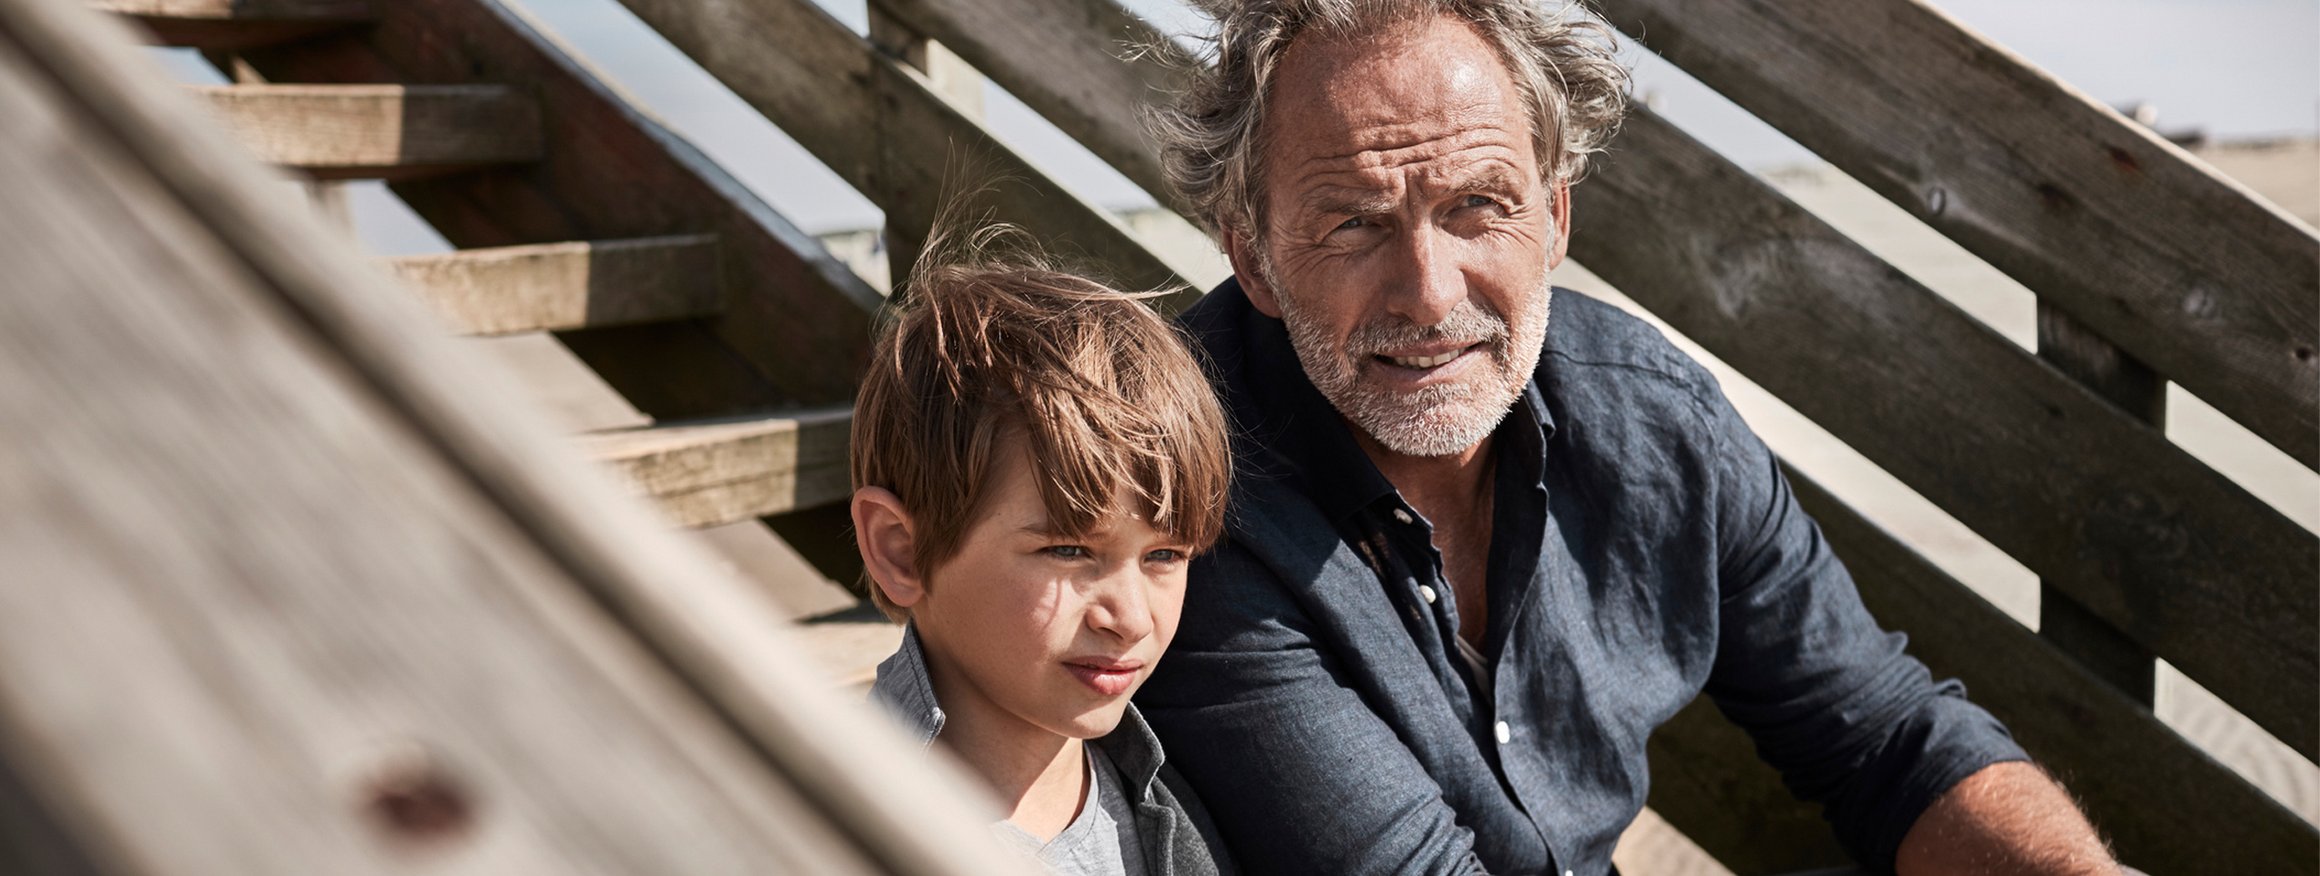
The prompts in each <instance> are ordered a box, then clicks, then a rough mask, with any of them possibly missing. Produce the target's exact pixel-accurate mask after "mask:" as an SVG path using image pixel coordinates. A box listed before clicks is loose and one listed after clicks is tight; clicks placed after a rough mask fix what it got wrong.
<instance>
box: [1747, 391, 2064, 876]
mask: <svg viewBox="0 0 2320 876" xmlns="http://www.w3.org/2000/svg"><path fill="white" fill-rule="evenodd" d="M1710 419H1711V425H1712V428H1714V429H1715V431H1717V432H1718V433H1719V434H1720V435H1721V436H1722V437H1723V439H1724V446H1723V448H1722V449H1721V451H1720V462H1719V475H1718V478H1719V482H1718V484H1717V488H1718V496H1717V513H1718V515H1719V520H1718V524H1717V534H1718V542H1719V553H1720V556H1719V558H1718V564H1719V569H1718V579H1719V587H1720V591H1719V594H1718V596H1719V605H1718V615H1719V617H1718V620H1719V624H1720V629H1719V638H1718V644H1717V652H1716V661H1715V667H1714V669H1713V670H1712V672H1711V674H1710V676H1709V679H1708V684H1707V693H1708V694H1709V696H1710V697H1712V698H1713V699H1714V700H1715V702H1716V704H1717V706H1718V708H1720V709H1721V710H1722V711H1723V713H1724V714H1725V716H1727V717H1728V718H1730V719H1731V720H1732V721H1733V722H1734V723H1736V724H1738V725H1740V726H1741V727H1742V728H1744V729H1746V730H1747V731H1748V733H1749V735H1750V736H1751V737H1752V738H1753V739H1754V740H1755V742H1756V748H1757V752H1758V754H1759V755H1760V756H1762V757H1763V758H1764V760H1765V761H1766V762H1767V763H1770V764H1771V765H1772V766H1774V767H1775V768H1777V769H1778V770H1780V772H1781V775H1782V776H1783V778H1784V779H1785V780H1786V781H1787V783H1788V786H1789V788H1790V790H1791V791H1793V792H1795V793H1796V794H1797V795H1798V796H1799V797H1801V798H1804V799H1806V800H1811V801H1814V802H1818V803H1820V804H1822V805H1823V806H1824V807H1825V814H1826V816H1827V818H1828V820H1829V822H1830V824H1831V825H1832V826H1833V827H1834V828H1835V830H1836V833H1837V837H1838V839H1839V841H1840V842H1842V843H1843V844H1844V845H1845V847H1846V849H1847V851H1849V852H1851V853H1852V854H1853V855H1854V856H1855V857H1856V858H1857V859H1858V860H1859V861H1860V862H1861V863H1863V864H1865V865H1868V866H1871V867H1877V868H1883V869H1890V868H1891V867H1892V864H1893V859H1894V855H1895V853H1896V851H1897V850H1898V849H1899V848H1900V845H1901V840H1902V838H1903V837H1904V836H1905V835H1907V833H1908V831H1909V828H1910V827H1911V826H1912V825H1914V824H1915V823H1916V821H1917V818H1918V816H1919V815H1921V814H1922V813H1923V812H1924V811H1925V809H1926V808H1927V807H1928V806H1930V805H1931V804H1932V803H1933V801H1934V799H1935V798H1937V797H1939V796H1940V795H1941V794H1942V793H1943V792H1945V791H1947V790H1949V788H1951V787H1952V786H1954V785H1956V784H1957V783H1958V782H1959V781H1961V780H1963V779H1964V778H1965V777H1967V776H1969V775H1972V774H1973V773H1974V772H1976V771H1978V770H1980V769H1982V768H1983V767H1986V766H1989V765H1991V764H1994V763H1999V762H2002V761H2010V760H2025V759H2027V756H2026V755H2025V754H2023V752H2022V749H2021V748H2020V747H2019V746H2017V745H2016V744H2015V743H2014V741H2013V738H2012V736H2011V735H2010V734H2009V733H2007V732H2006V729H2005V727H2004V726H2003V725H2001V724H2000V723H1999V722H1998V721H1997V719H1995V718H1993V717H1991V716H1990V714H1989V713H1988V712H1986V711H1983V710H1982V709H1981V708H1980V707H1978V706H1975V705H1974V704H1972V703H1970V702H1968V701H1967V700H1966V699H1965V686H1964V685H1963V684H1960V683H1958V682H1955V681H1941V682H1936V681H1935V680H1934V679H1933V677H1932V674H1931V673H1930V672H1929V671H1928V670H1927V669H1926V667H1925V665H1924V664H1923V663H1920V662H1918V661H1917V660H1916V658H1913V657H1911V656H1909V654H1908V653H1906V652H1905V651H1904V650H1903V648H1904V645H1905V644H1906V643H1907V639H1906V637H1904V636H1903V635H1901V634H1899V633H1893V632H1887V631H1885V630H1884V629H1882V628H1880V627H1879V626H1878V625H1877V622H1876V620H1875V619H1874V618H1872V617H1871V616H1870V615H1869V612H1868V610H1867V609H1866V608H1865V607H1863V606H1862V604H1861V599H1860V594H1859V593H1858V592H1857V591H1856V589H1855V587H1854V583H1853V579H1852V576H1851V575H1850V574H1848V573H1847V572H1846V570H1845V567H1844V564H1843V563H1842V562H1840V561H1839V560H1838V559H1837V557H1836V555H1835V554H1834V553H1833V552H1832V551H1831V550H1830V549H1829V546H1828V544H1827V542H1826V541H1825V540H1823V539H1822V537H1821V533H1820V528H1819V527H1818V526H1816V525H1814V523H1813V522H1812V520H1811V518H1809V517H1808V516H1806V514H1805V513H1804V511H1803V509H1802V508H1800V507H1799V506H1798V505H1797V503H1796V498H1795V496H1794V495H1793V494H1792V493H1791V492H1790V490H1789V485H1788V481H1787V479H1786V478H1785V477H1784V476H1782V474H1781V472H1780V468H1779V466H1778V464H1777V463H1776V462H1775V460H1774V458H1773V455H1772V452H1771V451H1770V449H1768V448H1766V447H1765V446H1764V444H1763V442H1762V441H1760V440H1758V439H1757V438H1756V436H1755V434H1754V433H1752V432H1750V431H1749V430H1748V428H1747V426H1746V425H1745V424H1743V423H1741V422H1740V419H1739V415H1738V414H1736V413H1734V412H1733V411H1732V410H1731V408H1730V406H1729V405H1728V404H1724V403H1723V402H1722V399H1721V398H1718V399H1716V404H1715V405H1713V407H1712V415H1711V418H1710Z"/></svg>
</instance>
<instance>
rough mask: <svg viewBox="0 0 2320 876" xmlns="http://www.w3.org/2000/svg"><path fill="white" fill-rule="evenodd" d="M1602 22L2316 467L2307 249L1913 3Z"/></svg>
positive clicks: (2151, 143) (2313, 326)
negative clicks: (1637, 39)
mask: <svg viewBox="0 0 2320 876" xmlns="http://www.w3.org/2000/svg"><path fill="white" fill-rule="evenodd" d="M1599 5H1600V8H1601V9H1602V10H1603V14H1604V16H1605V17H1606V18H1607V19H1609V20H1610V21H1611V22H1612V23H1613V24H1616V25H1618V26H1619V27H1620V28H1621V29H1623V30H1625V31H1627V32H1628V33H1632V34H1640V35H1641V38H1642V40H1643V42H1644V43H1645V44H1647V45H1649V46H1650V47H1651V48H1652V49H1653V50H1655V51H1657V52H1659V53H1660V54H1662V55H1664V56H1666V57H1667V58H1668V59H1669V60H1671V61H1674V62H1675V63H1676V65H1677V66H1679V67H1682V68H1684V70H1685V71H1686V72H1688V73H1690V74H1691V75H1693V76H1695V77H1697V78H1699V79H1700V81H1702V82H1705V83H1707V84H1708V85H1709V86H1710V87H1713V88H1715V89H1716V90H1717V91H1720V92H1722V93H1723V94H1724V95H1725V96H1726V97H1729V98H1731V99H1732V100H1733V102H1735V103H1738V104H1739V105H1740V106H1742V107H1744V108H1746V109H1747V110H1748V111H1749V112H1752V113H1754V114H1756V115H1757V116H1758V117H1760V118H1762V119H1764V120H1765V121H1767V122H1770V123H1772V125H1773V126H1774V127H1777V128H1779V129H1780V130H1781V131H1782V132H1784V133H1786V134H1788V135H1789V136H1790V137H1793V138H1795V139H1796V141H1797V142H1798V143H1802V144H1804V146H1805V147H1806V148H1809V149H1811V150H1813V151H1814V152H1816V153H1819V154H1820V156H1821V157H1823V158H1825V159H1827V160H1828V161H1829V162H1830V163H1832V164H1835V165H1836V166H1837V167H1838V168H1839V169H1842V170H1844V171H1845V172H1846V173H1848V174H1850V175H1852V176H1853V177H1854V178H1855V179H1859V180H1860V181H1861V182H1862V183H1864V184H1866V185H1868V186H1869V187H1870V188H1872V189H1875V190H1876V191H1877V192H1878V193H1880V194H1882V195H1884V196H1885V197H1886V198H1887V199H1889V200H1891V201H1892V202H1893V203H1894V204H1896V205H1899V206H1900V207H1901V208H1902V209H1904V210H1907V211H1909V213H1910V214H1911V215H1914V216H1916V217H1917V218H1918V219H1920V220H1923V221H1924V222H1925V223H1926V224H1927V225H1929V226H1932V227H1933V228H1934V229H1935V230H1938V231H1940V232H1941V233H1943V234H1945V235H1948V236H1949V237H1950V239H1952V240H1955V241H1957V242H1958V243H1959V244H1960V245H1962V246H1964V247H1965V248H1966V249H1967V250H1968V251H1971V252H1972V253H1974V254H1975V255H1977V256H1980V257H1981V258H1982V259H1984V260H1986V261H1988V262H1989V263H1990V264H1991V265H1993V266H1995V267H1997V268H1998V269H1999V270H2002V271H2005V272H2006V273H2007V274H2009V275H2012V276H2013V277H2014V278H2015V279H2017V280H2020V281H2021V282H2022V284H2023V285H2025V286H2028V287H2030V289H2031V290H2032V291H2034V292H2037V293H2038V294H2039V296H2040V297H2041V298H2042V299H2044V300H2046V301H2049V302H2051V303H2052V304H2053V305H2054V306H2056V307H2059V308H2061V309H2062V310H2064V311H2065V312H2067V313H2068V314H2069V315H2070V316H2071V317H2072V318H2073V319H2076V320H2077V321H2079V322H2081V323H2084V324H2085V325H2086V326H2087V327H2088V328H2091V329H2093V330H2094V331H2095V332H2096V333H2098V334H2100V335H2101V336H2102V337H2103V338H2105V339H2107V340H2109V341H2110V342H2111V343H2114V344H2117V345H2119V346H2120V347H2121V348H2124V349H2125V350H2126V351H2127V352H2128V353H2129V354H2131V355H2133V356H2134V357H2135V358H2136V359H2139V360H2142V361H2143V362H2146V363H2149V364H2150V365H2151V367H2153V368H2155V369H2157V370H2158V371H2159V373H2160V374H2162V375H2164V376H2165V377H2167V378H2169V379H2171V380H2174V381H2175V382H2177V383H2180V384H2182V385H2183V388H2185V389H2188V390H2190V391H2191V392H2192V393H2193V394H2195V395H2198V396H2199V397H2200V398H2202V399H2204V400H2206V401H2207V402H2208V403H2209V404H2212V405H2214V406H2215V407H2216V409H2217V410H2220V411H2222V412H2224V414H2226V415H2228V416H2230V417H2231V418H2232V419H2234V420H2237V421H2239V422H2240V423H2242V424H2243V425H2246V426H2247V427H2248V428H2249V429H2250V430H2252V431H2254V432H2255V433H2256V434H2257V435H2260V436H2263V438H2264V440H2266V441H2269V442H2271V443H2272V445H2273V446H2275V447H2278V448H2280V449H2281V450H2283V451H2286V452H2287V454H2288V455H2289V456H2292V457H2295V458H2296V459H2297V460H2298V461H2299V462H2302V463H2303V464H2304V465H2306V466H2309V467H2320V295H2315V294H2313V290H2314V289H2320V232H2315V231H2314V230H2313V229H2312V228H2311V227H2310V226H2308V225H2305V224H2304V223H2302V222H2300V221H2298V220H2296V219H2295V218H2294V217H2292V216H2289V215H2288V214H2287V213H2286V212H2285V211H2282V210H2280V209H2279V208H2277V207H2274V206H2271V205H2270V204H2269V203H2267V202H2265V201H2263V199H2261V198H2259V197H2257V196H2255V195H2254V194H2252V193H2251V192H2249V191H2248V190H2247V189H2246V188H2244V187H2242V186H2240V185H2238V184H2237V183H2234V182H2232V181H2231V180H2229V179H2227V178H2225V177H2224V176H2223V175H2221V174H2219V173H2217V172H2216V171H2215V170H2214V169H2212V168H2209V167H2207V166H2206V165H2204V164H2202V163H2200V162H2199V161H2198V160H2197V159H2195V158H2192V157H2191V156H2190V155H2188V154H2186V153H2184V152H2183V150H2181V149H2179V148H2177V147H2176V146H2174V145H2173V144H2171V143H2168V142H2167V141H2166V140H2165V139H2163V138H2161V137H2159V136H2157V135H2156V134H2154V133H2152V132H2151V131H2149V130H2146V129H2144V128H2143V127H2142V126H2140V125H2136V124H2134V123H2132V122H2130V121H2128V120H2126V119H2124V118H2122V117H2120V116H2119V114H2118V113H2116V112H2114V111H2112V110H2111V109H2110V108H2108V107H2105V106H2103V105H2102V104H2100V103H2098V102H2096V101H2094V100H2093V99H2092V98H2089V97H2088V96H2086V95H2085V94H2083V93H2081V92H2079V91H2077V90H2076V89H2073V88H2071V87H2069V86H2068V85H2066V84H2064V83H2062V82H2060V81H2058V80H2056V79H2055V78H2053V77H2052V76H2050V75H2048V74H2047V73H2045V72H2044V71H2041V70H2039V69H2037V68H2035V67H2032V66H2030V65H2029V64H2028V63H2027V62H2024V61H2023V60H2022V59H2021V58H2019V57H2017V56H2015V55H2014V54H2013V53H2011V52H2008V51H2006V50H2005V49H2004V48H2001V47H1999V46H1997V45H1994V44H1992V43H1990V42H1989V41H1988V40H1986V39H1983V38H1982V37H1981V36H1980V35H1978V34H1975V33H1973V32H1972V31H1970V30H1968V29H1966V28H1965V27H1964V26H1962V25H1960V24H1958V23H1957V22H1956V21H1955V20H1953V19H1951V18H1950V17H1949V16H1948V15H1946V14H1944V13H1942V12H1941V11H1939V10H1937V9H1935V8H1934V7H1933V6H1931V5H1930V4H1927V3H1925V2H1922V0H1802V2H1797V0H1738V2H1734V0H1606V2H1603V3H1601V4H1599Z"/></svg>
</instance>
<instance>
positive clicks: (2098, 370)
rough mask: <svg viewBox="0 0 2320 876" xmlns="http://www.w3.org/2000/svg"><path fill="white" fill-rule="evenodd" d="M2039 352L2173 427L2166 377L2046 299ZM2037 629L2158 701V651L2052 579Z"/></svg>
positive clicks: (2094, 668)
mask: <svg viewBox="0 0 2320 876" xmlns="http://www.w3.org/2000/svg"><path fill="white" fill-rule="evenodd" d="M2038 358H2040V359H2043V360H2045V361H2046V362H2047V364H2050V365H2053V366H2054V367H2055V368H2056V369H2057V370H2059V371H2061V372H2062V373H2063V374H2065V375H2067V376H2069V377H2070V379H2072V380H2075V381H2078V382H2079V383H2080V384H2083V385H2085V386H2086V387H2087V388H2088V389H2091V390H2094V393H2095V394H2096V395H2099V396H2101V397H2102V398H2103V399H2104V400H2106V401H2109V402H2110V403H2111V404H2114V405H2117V406H2119V408H2120V409H2121V410H2124V411H2126V412H2127V413H2128V414H2130V415H2132V416H2134V417H2135V418H2136V419H2139V420H2142V421H2144V422H2147V423H2150V424H2151V425H2153V426H2157V427H2160V428H2165V427H2166V424H2167V381H2166V379H2165V378H2162V377H2160V376H2159V374H2158V372H2155V371H2152V370H2151V367H2150V366H2148V365H2145V364H2143V363H2142V362H2141V361H2139V360H2137V359H2135V358H2134V357H2133V356H2130V355H2128V354H2127V353H2126V351H2124V350H2121V349H2119V348H2118V347H2116V346H2113V345H2111V343H2110V342H2108V341H2105V340H2103V339H2102V337H2101V336H2099V335H2097V334H2095V333H2094V331H2093V330H2092V329H2089V328H2087V327H2086V326H2085V325H2084V324H2081V323H2080V322H2078V321H2077V320H2074V319H2072V318H2070V316H2069V315H2068V314H2065V313H2063V312H2062V311H2061V309H2059V308H2056V307H2055V306H2053V305H2051V304H2048V303H2047V302H2046V301H2044V300H2043V299H2041V300H2040V301H2039V302H2038ZM2038 635H2039V636H2041V637H2043V638H2045V639H2046V640H2047V641H2049V642H2052V643H2054V646H2055V647H2057V648H2060V649H2061V650H2062V652H2063V653H2065V654H2069V655H2070V656H2071V657H2072V658H2073V659H2075V660H2077V661H2078V662H2079V663H2080V665H2083V666H2085V667H2086V668H2087V669H2088V670H2089V671H2091V672H2093V673H2094V674H2095V675H2096V676H2098V677H2100V678H2102V680H2104V681H2106V682H2109V683H2110V684H2111V685H2112V686H2113V687H2116V688H2118V689H2119V690H2120V691H2121V692H2123V693H2125V694H2126V695H2127V696H2128V697H2131V698H2133V699H2134V700H2135V701H2136V702H2139V703H2142V704H2143V705H2145V706H2149V705H2152V702H2153V696H2154V695H2155V684H2156V681H2155V679H2156V673H2157V670H2158V664H2157V662H2156V660H2157V658H2156V657H2155V656H2154V655H2153V654H2152V653H2151V652H2150V650H2149V649H2146V648H2144V647H2143V646H2141V645H2138V644H2135V642H2134V641H2133V640H2131V639H2129V638H2127V636H2126V635H2125V634H2124V633H2121V632H2119V631H2118V629H2117V628H2115V627H2113V626H2111V625H2110V624H2109V623H2107V622H2105V621H2104V620H2102V619H2101V618H2098V617H2096V616H2095V615H2094V614H2093V613H2092V612H2089V611H2087V610H2086V609H2085V608H2084V607H2082V606H2080V605H2079V604H2078V602H2077V600H2074V599H2072V598H2070V596H2069V595H2068V594H2065V593H2063V592H2062V591H2061V590H2059V589H2057V588H2056V587H2055V586H2054V585H2053V584H2052V583H2048V582H2040V583H2039V585H2038Z"/></svg>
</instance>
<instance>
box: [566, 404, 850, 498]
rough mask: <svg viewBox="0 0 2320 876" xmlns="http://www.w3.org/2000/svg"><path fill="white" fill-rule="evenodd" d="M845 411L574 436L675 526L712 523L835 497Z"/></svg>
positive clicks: (844, 480)
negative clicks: (674, 522)
mask: <svg viewBox="0 0 2320 876" xmlns="http://www.w3.org/2000/svg"><path fill="white" fill-rule="evenodd" d="M853 422H854V421H853V416H852V411H851V410H849V409H843V408H841V409H834V410H821V411H807V412H801V413H795V414H789V415H783V416H775V417H748V418H740V419H732V420H722V421H714V422H697V423H667V424H662V425H656V426H650V427H645V428H640V429H622V430H618V431H612V432H597V433H592V434H589V435H584V436H582V437H581V446H582V447H583V448H584V449H585V450H586V451H587V453H588V455H590V456H592V457H595V458H596V459H598V460H600V461H603V462H605V463H609V464H611V465H612V466H613V467H614V468H615V469H617V470H618V471H619V472H620V473H621V474H622V475H623V476H624V477H625V478H626V479H627V480H628V482H629V484H630V485H631V486H632V487H634V488H635V489H636V490H637V491H638V492H640V493H642V494H644V495H646V496H650V497H652V498H653V500H654V501H656V502H658V503H660V506H661V510H663V511H665V512H667V513H668V514H669V516H671V517H674V518H676V521H677V523H678V524H679V525H682V526H691V527H706V526H719V525H723V524H727V523H733V522H736V521H741V520H747V519H750V518H752V517H767V516H771V515H775V514H785V513H789V512H792V511H800V510H804V509H807V508H814V507H818V506H821V505H826V504H829V503H833V502H842V501H844V500H845V498H846V496H847V495H848V494H849V493H850V492H851V491H852V488H851V484H850V476H849V473H848V471H847V468H846V458H847V455H846V446H847V431H848V430H849V429H852V428H853Z"/></svg>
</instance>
